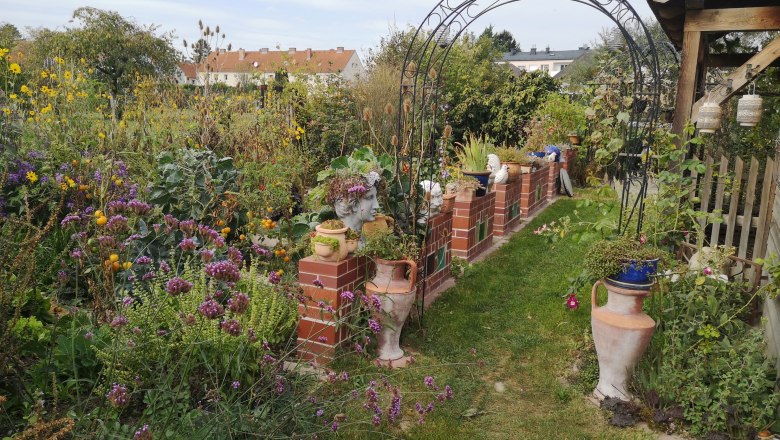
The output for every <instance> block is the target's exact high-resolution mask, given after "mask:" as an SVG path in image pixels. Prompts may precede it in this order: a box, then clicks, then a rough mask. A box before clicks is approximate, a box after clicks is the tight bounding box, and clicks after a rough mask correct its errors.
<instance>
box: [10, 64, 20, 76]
mask: <svg viewBox="0 0 780 440" xmlns="http://www.w3.org/2000/svg"><path fill="white" fill-rule="evenodd" d="M8 70H10V71H11V73H13V74H19V73H22V68H21V67H19V65H18V64H16V63H11V64H10V65H9V66H8Z"/></svg>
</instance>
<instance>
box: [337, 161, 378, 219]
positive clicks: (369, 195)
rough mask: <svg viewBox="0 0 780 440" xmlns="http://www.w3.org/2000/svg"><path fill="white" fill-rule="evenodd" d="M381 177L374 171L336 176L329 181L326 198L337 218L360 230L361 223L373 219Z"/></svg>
mask: <svg viewBox="0 0 780 440" xmlns="http://www.w3.org/2000/svg"><path fill="white" fill-rule="evenodd" d="M380 179H381V177H380V176H379V174H378V173H377V172H375V171H371V172H369V173H367V174H365V175H362V176H361V175H350V176H336V177H334V178H333V180H332V181H331V182H330V185H329V189H328V196H327V200H328V203H330V204H331V206H333V210H334V211H335V212H336V215H337V216H338V218H339V220H341V221H343V222H344V224H345V225H346V226H347V227H348V228H350V229H352V230H353V231H357V232H360V231H361V230H362V229H363V223H365V222H370V221H373V220H374V219H375V218H376V213H377V210H378V209H379V201H378V200H377V185H378V183H379V181H380Z"/></svg>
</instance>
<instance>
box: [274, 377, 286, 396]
mask: <svg viewBox="0 0 780 440" xmlns="http://www.w3.org/2000/svg"><path fill="white" fill-rule="evenodd" d="M274 391H275V392H276V394H282V393H283V392H284V377H282V376H280V375H278V374H277V375H276V381H275V384H274Z"/></svg>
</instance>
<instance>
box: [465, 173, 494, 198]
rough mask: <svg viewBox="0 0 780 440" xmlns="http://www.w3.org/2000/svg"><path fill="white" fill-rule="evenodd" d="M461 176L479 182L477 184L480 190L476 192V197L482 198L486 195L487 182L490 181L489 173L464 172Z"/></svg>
mask: <svg viewBox="0 0 780 440" xmlns="http://www.w3.org/2000/svg"><path fill="white" fill-rule="evenodd" d="M463 175H464V176H470V177H473V178H475V179H477V180H479V184H480V185H482V188H480V189H478V190H477V193H476V196H477V197H482V196H484V195H485V194H487V187H488V182H489V181H490V171H464V172H463Z"/></svg>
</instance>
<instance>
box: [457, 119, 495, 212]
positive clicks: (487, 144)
mask: <svg viewBox="0 0 780 440" xmlns="http://www.w3.org/2000/svg"><path fill="white" fill-rule="evenodd" d="M455 144H456V145H457V146H458V147H460V148H459V149H458V150H457V151H456V153H455V154H456V155H457V157H458V162H460V166H461V171H462V172H463V174H464V175H466V176H471V177H473V178H475V179H477V180H478V181H479V183H480V185H482V187H483V188H482V189H479V190H477V194H476V195H477V197H482V196H484V195H485V193H486V192H487V186H488V180H489V179H490V171H487V165H488V154H490V153H492V152H493V150H495V146H494V145H493V142H492V141H491V140H490V138H489V137H488V136H486V135H483V136H477V135H475V134H474V133H469V137H468V140H467V141H466V143H465V144H461V143H459V142H456V143H455Z"/></svg>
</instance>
